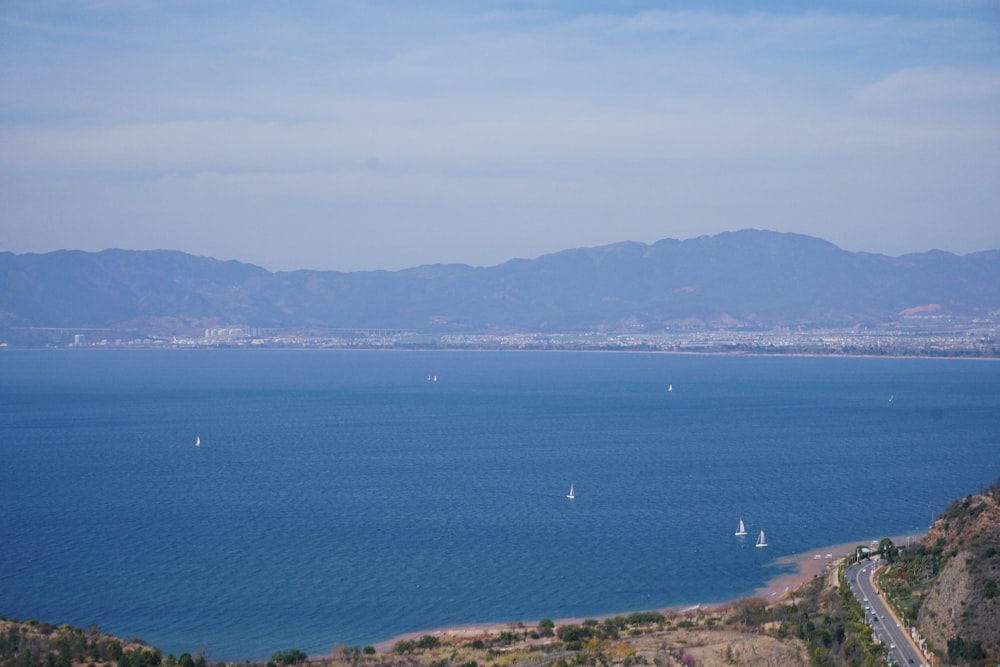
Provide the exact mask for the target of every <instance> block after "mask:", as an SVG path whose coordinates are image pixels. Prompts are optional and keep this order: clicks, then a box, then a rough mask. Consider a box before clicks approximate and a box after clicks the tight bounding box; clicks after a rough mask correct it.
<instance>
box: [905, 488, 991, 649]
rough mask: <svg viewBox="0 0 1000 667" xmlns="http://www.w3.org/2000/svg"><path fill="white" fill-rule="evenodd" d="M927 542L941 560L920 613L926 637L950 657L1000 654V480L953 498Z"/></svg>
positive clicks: (920, 620)
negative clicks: (940, 567) (940, 556)
mask: <svg viewBox="0 0 1000 667" xmlns="http://www.w3.org/2000/svg"><path fill="white" fill-rule="evenodd" d="M924 544H925V546H927V547H929V548H931V549H933V550H938V549H940V550H941V552H942V561H943V567H942V569H941V571H940V574H939V575H938V577H937V580H936V581H935V582H934V584H933V585H932V586H931V588H930V590H929V591H928V592H927V595H926V597H925V599H924V602H923V604H922V606H921V609H920V614H919V616H918V623H919V625H920V627H921V629H922V630H923V633H924V636H925V637H926V638H927V640H928V641H929V642H930V643H931V644H933V645H934V646H936V647H938V648H939V649H943V650H946V651H947V653H948V655H949V656H951V657H952V658H958V659H961V658H967V659H971V660H976V659H985V658H987V657H989V658H997V657H1000V481H998V482H997V483H995V484H994V485H993V486H992V487H990V489H988V490H986V491H985V492H983V493H982V494H980V495H977V496H969V497H967V498H965V499H964V500H960V501H955V502H953V503H952V504H951V505H950V506H949V507H948V509H947V510H945V512H944V513H943V514H942V515H941V517H940V518H939V519H938V520H937V521H936V522H935V523H934V526H933V527H932V529H931V530H930V531H929V532H928V534H927V536H926V538H925V540H924ZM977 645H978V646H981V648H982V651H981V652H980V651H979V650H977V649H976V646H977ZM959 661H960V660H959ZM994 662H995V660H994Z"/></svg>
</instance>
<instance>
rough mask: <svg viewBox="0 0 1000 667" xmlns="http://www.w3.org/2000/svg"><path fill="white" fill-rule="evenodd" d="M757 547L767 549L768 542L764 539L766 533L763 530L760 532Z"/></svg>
mask: <svg viewBox="0 0 1000 667" xmlns="http://www.w3.org/2000/svg"><path fill="white" fill-rule="evenodd" d="M755 546H757V547H766V546H767V540H766V539H765V538H764V531H763V530H762V531H760V535H758V536H757V544H756V545H755Z"/></svg>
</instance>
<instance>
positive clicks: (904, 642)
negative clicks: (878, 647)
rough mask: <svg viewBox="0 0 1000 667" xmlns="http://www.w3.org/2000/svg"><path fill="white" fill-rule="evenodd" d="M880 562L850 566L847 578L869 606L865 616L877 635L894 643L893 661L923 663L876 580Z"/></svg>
mask: <svg viewBox="0 0 1000 667" xmlns="http://www.w3.org/2000/svg"><path fill="white" fill-rule="evenodd" d="M876 566H877V562H876V561H871V560H862V561H860V562H859V563H855V564H854V565H851V566H850V567H848V568H847V582H848V583H849V584H850V586H851V590H852V591H854V595H856V596H857V598H858V600H860V601H861V606H862V607H864V608H865V620H866V621H867V622H868V624H869V625H871V626H872V629H873V630H874V632H875V637H877V638H878V640H879V641H880V642H882V643H883V644H885V645H886V646H889V647H890V648H889V664H893V663H896V664H898V665H905V666H907V667H908V666H909V665H923V664H925V663H924V658H923V656H922V655H921V654H920V652H919V651H918V650H917V648H916V647H915V646H914V645H913V643H912V642H911V641H910V637H909V635H908V634H907V632H906V629H905V628H903V627H901V626H900V624H899V622H898V620H897V619H896V616H895V615H894V614H893V613H892V611H891V610H890V609H889V606H888V605H887V604H886V603H885V600H884V599H883V598H882V596H881V595H879V594H878V593H877V591H876V589H875V584H874V583H872V579H871V575H872V570H874V569H875V567H876Z"/></svg>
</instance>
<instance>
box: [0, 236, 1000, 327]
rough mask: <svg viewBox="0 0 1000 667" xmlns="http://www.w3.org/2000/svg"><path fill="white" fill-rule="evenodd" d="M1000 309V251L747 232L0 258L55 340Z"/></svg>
mask: <svg viewBox="0 0 1000 667" xmlns="http://www.w3.org/2000/svg"><path fill="white" fill-rule="evenodd" d="M998 312H1000V250H989V251H985V252H977V253H972V254H968V255H963V256H958V255H954V254H951V253H947V252H941V251H937V250H933V251H930V252H926V253H919V254H910V255H903V256H901V257H888V256H885V255H877V254H870V253H857V252H848V251H845V250H842V249H840V248H838V247H836V246H835V245H833V244H831V243H828V242H827V241H823V240H821V239H818V238H814V237H809V236H803V235H799V234H782V233H775V232H769V231H758V230H743V231H738V232H727V233H723V234H718V235H716V236H702V237H698V238H694V239H689V240H685V241H679V240H673V239H664V240H662V241H658V242H656V243H653V244H651V245H647V244H644V243H634V242H624V243H616V244H613V245H608V246H602V247H597V248H581V249H574V250H565V251H562V252H557V253H554V254H551V255H544V256H542V257H538V258H537V259H513V260H510V261H508V262H505V263H504V264H500V265H498V266H492V267H472V266H466V265H454V264H449V265H442V264H438V265H429V266H421V267H417V268H412V269H406V270H402V271H359V272H351V273H343V272H338V271H306V270H302V271H289V272H278V273H272V272H269V271H267V270H265V269H263V268H260V267H258V266H254V265H251V264H244V263H241V262H237V261H219V260H216V259H211V258H207V257H197V256H193V255H188V254H185V253H183V252H177V251H165V250H154V251H132V250H105V251H102V252H96V253H88V252H81V251H71V250H62V251H58V252H51V253H45V254H22V255H15V254H12V253H9V252H7V253H0V337H4V338H7V339H12V338H13V339H16V338H17V337H18V335H19V333H18V332H22V333H23V332H24V331H27V330H32V329H40V328H41V329H45V328H53V329H59V328H74V327H76V328H80V329H81V330H83V329H120V330H130V331H146V332H148V335H154V334H159V335H173V334H176V335H190V334H196V333H199V334H200V333H201V332H203V331H204V329H206V328H209V327H223V326H239V325H242V326H250V327H260V328H272V329H308V328H314V329H338V328H341V329H349V328H368V329H371V328H391V329H401V330H408V331H416V332H426V333H438V334H440V333H446V332H456V333H460V332H469V333H471V332H480V333H482V332H581V331H598V332H614V331H647V332H651V331H665V330H667V331H676V330H678V329H686V328H687V329H732V328H744V329H747V328H750V329H753V328H761V329H770V328H775V327H797V328H810V327H847V326H856V325H860V326H884V325H885V324H887V323H892V322H898V321H900V320H901V319H905V318H934V317H937V318H951V319H952V320H956V321H969V320H972V319H974V318H993V317H996V316H997V315H998Z"/></svg>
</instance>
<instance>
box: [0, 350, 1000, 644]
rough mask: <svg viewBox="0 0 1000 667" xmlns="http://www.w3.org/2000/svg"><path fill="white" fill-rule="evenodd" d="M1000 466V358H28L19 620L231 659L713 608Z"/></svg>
mask: <svg viewBox="0 0 1000 667" xmlns="http://www.w3.org/2000/svg"><path fill="white" fill-rule="evenodd" d="M432 376H436V377H437V381H433V378H432ZM429 377H431V378H432V379H430V380H429V379H428V378H429ZM670 385H672V387H673V390H672V391H668V388H669V387H670ZM890 399H891V400H890ZM196 437H200V439H201V446H200V447H195V439H196ZM998 477H1000V363H995V362H988V361H957V360H922V359H856V358H825V359H820V358H764V357H724V356H677V355H654V354H618V353H471V352H469V353H459V352H456V353H452V352H438V353H433V352H426V353H424V352H408V353H400V352H333V351H322V352H320V351H264V350H256V351H212V352H177V351H162V352H158V351H133V352H120V351H119V352H114V351H107V352H96V351H94V352H90V351H32V352H27V351H5V352H3V353H2V354H0V615H2V616H6V617H9V618H21V619H26V618H38V619H41V620H44V621H48V622H52V623H57V624H60V623H70V624H72V625H79V626H87V625H89V624H92V623H96V624H98V625H100V626H101V628H102V629H104V630H106V631H110V632H114V633H116V634H119V635H122V636H126V637H132V636H141V637H143V638H145V639H146V640H147V641H149V642H151V643H152V644H154V645H157V646H160V647H161V648H163V649H165V650H166V651H168V652H174V653H176V654H179V653H181V652H183V651H195V650H199V649H200V650H202V651H204V652H206V653H207V654H208V656H209V658H210V659H211V660H220V659H244V658H261V657H267V656H269V655H270V654H271V653H272V652H274V651H275V650H278V649H285V648H292V647H296V648H300V649H302V650H305V651H307V652H309V653H312V654H318V653H326V652H328V651H329V650H331V648H332V647H333V646H334V645H338V644H339V645H364V644H368V643H375V642H378V641H381V640H385V639H388V638H390V637H393V636H395V635H397V634H400V633H404V632H411V631H418V630H422V629H429V628H434V627H440V626H444V625H455V624H467V623H478V622H491V621H508V620H523V621H525V622H530V621H534V620H537V619H539V618H542V617H550V618H560V617H570V616H572V617H586V616H596V615H601V614H607V613H619V612H627V611H635V610H645V609H654V608H663V607H667V606H675V605H688V604H694V603H708V602H715V601H721V600H725V599H732V598H736V597H739V596H741V595H748V594H750V593H752V592H753V590H754V589H755V588H757V587H758V586H761V585H762V584H763V583H765V582H766V581H767V580H768V579H769V578H771V577H773V576H774V575H775V574H776V573H777V569H776V567H775V566H774V565H773V563H772V561H773V559H774V558H777V557H779V556H782V555H788V554H793V553H800V552H803V551H807V550H811V549H817V548H820V547H822V546H824V545H829V544H836V543H841V542H850V541H854V540H857V541H866V540H868V539H871V538H877V537H882V536H886V535H905V534H909V533H913V534H917V533H919V532H922V531H924V530H926V528H927V526H928V524H929V522H930V520H931V517H932V516H936V515H937V514H938V513H939V512H940V511H941V510H942V509H943V508H944V507H945V506H946V505H947V503H948V502H949V501H950V500H951V499H953V498H956V497H963V496H965V495H966V494H969V493H976V492H977V491H978V490H979V488H980V486H981V485H985V484H989V483H990V482H992V481H994V480H996V479H997V478H998ZM571 483H572V484H573V485H574V486H575V489H576V498H575V499H574V500H569V499H567V498H566V493H567V491H568V489H569V486H570V484H571ZM740 518H742V519H743V520H744V521H745V522H746V523H747V526H748V528H749V529H750V531H751V533H752V534H751V536H750V538H747V540H746V541H741V540H739V539H737V538H735V537H734V536H733V532H734V530H735V528H736V524H737V522H738V520H739V519H740ZM761 528H763V529H765V530H766V531H767V536H768V541H769V542H770V544H771V546H770V547H769V548H768V549H754V548H753V534H755V533H756V531H757V530H758V529H761Z"/></svg>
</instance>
